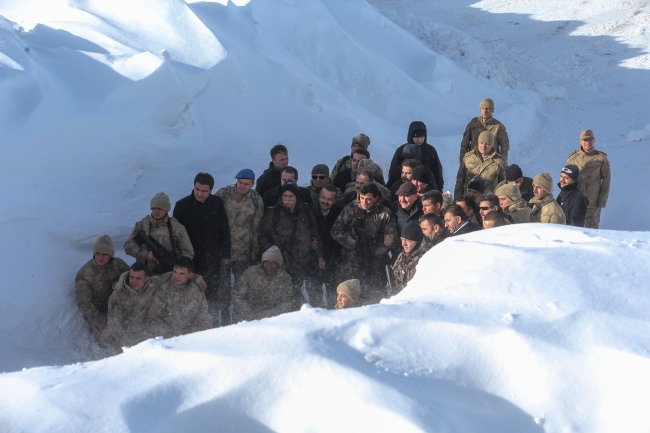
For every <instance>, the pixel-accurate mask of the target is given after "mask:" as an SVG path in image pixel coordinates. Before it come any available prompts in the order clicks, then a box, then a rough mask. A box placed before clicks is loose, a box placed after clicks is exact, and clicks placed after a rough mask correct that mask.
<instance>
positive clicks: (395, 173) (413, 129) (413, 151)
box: [387, 121, 445, 191]
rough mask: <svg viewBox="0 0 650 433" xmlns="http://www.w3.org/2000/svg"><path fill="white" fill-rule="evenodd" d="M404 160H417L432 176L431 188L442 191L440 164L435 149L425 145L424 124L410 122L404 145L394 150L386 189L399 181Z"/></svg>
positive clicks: (425, 133)
mask: <svg viewBox="0 0 650 433" xmlns="http://www.w3.org/2000/svg"><path fill="white" fill-rule="evenodd" d="M405 159H417V160H419V161H420V162H421V163H422V165H423V166H424V167H426V168H427V169H428V170H429V172H430V174H431V175H432V176H430V177H431V181H430V182H429V185H431V188H432V189H437V190H438V191H442V190H443V188H444V186H445V185H444V183H445V181H444V179H443V177H442V164H441V163H440V158H438V152H436V149H435V148H434V147H433V146H432V145H430V144H429V143H427V126H426V125H425V124H424V122H420V121H415V122H411V124H410V125H409V130H408V134H407V135H406V144H403V145H401V146H400V147H398V148H397V149H396V150H395V155H393V160H392V161H391V163H390V170H389V172H388V176H389V179H388V184H387V186H388V188H390V187H391V186H392V185H393V183H394V182H396V181H398V180H399V178H400V174H401V171H402V170H401V165H402V162H403V161H404V160H405Z"/></svg>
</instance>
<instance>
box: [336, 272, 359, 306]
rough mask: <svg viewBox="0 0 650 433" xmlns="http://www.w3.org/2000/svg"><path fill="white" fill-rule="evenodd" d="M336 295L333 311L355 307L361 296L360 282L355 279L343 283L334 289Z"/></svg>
mask: <svg viewBox="0 0 650 433" xmlns="http://www.w3.org/2000/svg"><path fill="white" fill-rule="evenodd" d="M336 294H337V297H336V307H334V309H335V310H342V309H343V308H352V307H356V306H357V305H358V304H359V297H360V296H361V282H360V281H359V280H356V279H353V280H347V281H343V282H342V283H341V284H339V285H338V287H337V288H336Z"/></svg>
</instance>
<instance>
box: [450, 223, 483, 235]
mask: <svg viewBox="0 0 650 433" xmlns="http://www.w3.org/2000/svg"><path fill="white" fill-rule="evenodd" d="M478 230H483V228H481V226H480V225H478V224H476V223H473V222H468V223H467V224H465V225H464V226H463V227H461V228H460V229H459V230H458V231H457V232H456V233H454V234H453V235H452V236H460V235H464V234H467V233H471V232H475V231H478Z"/></svg>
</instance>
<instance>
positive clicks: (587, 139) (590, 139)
mask: <svg viewBox="0 0 650 433" xmlns="http://www.w3.org/2000/svg"><path fill="white" fill-rule="evenodd" d="M580 140H582V141H594V139H593V138H581V139H580Z"/></svg>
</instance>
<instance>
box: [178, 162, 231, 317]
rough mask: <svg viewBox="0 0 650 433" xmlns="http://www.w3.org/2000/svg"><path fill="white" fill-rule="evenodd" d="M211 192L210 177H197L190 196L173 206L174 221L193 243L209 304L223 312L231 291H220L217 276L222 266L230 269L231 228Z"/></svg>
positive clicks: (223, 209) (201, 174)
mask: <svg viewBox="0 0 650 433" xmlns="http://www.w3.org/2000/svg"><path fill="white" fill-rule="evenodd" d="M213 188H214V178H213V177H212V176H211V175H210V174H208V173H199V174H197V175H196V177H195V178H194V190H193V191H192V193H191V194H190V195H188V196H187V197H185V198H182V199H181V200H179V201H177V202H176V205H175V206H174V218H176V219H177V220H178V222H179V223H181V224H182V225H183V227H185V230H186V231H187V235H188V236H189V238H190V241H191V242H192V247H193V248H194V269H195V270H196V272H197V273H199V274H201V275H202V276H203V277H204V278H205V281H206V282H207V283H208V290H207V291H206V292H205V296H206V298H207V299H208V302H209V303H210V304H214V307H216V308H221V309H224V308H228V306H229V305H230V289H229V288H224V290H219V275H220V269H221V267H222V266H228V265H230V250H231V247H230V228H229V227H228V217H227V216H226V210H225V208H224V206H223V201H222V200H221V197H218V196H216V195H212V189H213Z"/></svg>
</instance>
